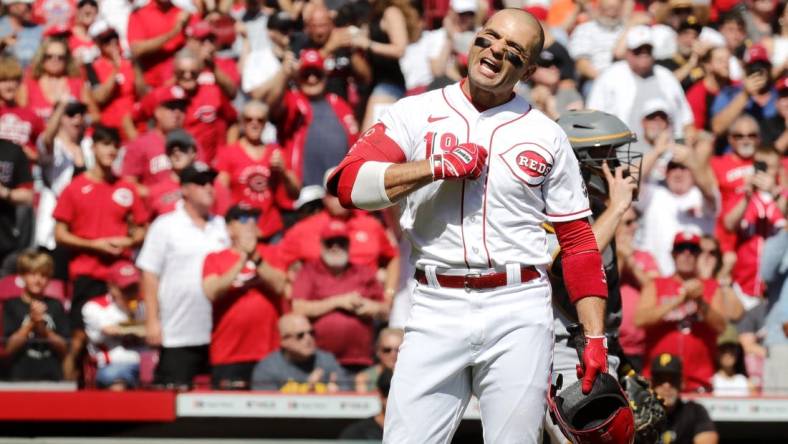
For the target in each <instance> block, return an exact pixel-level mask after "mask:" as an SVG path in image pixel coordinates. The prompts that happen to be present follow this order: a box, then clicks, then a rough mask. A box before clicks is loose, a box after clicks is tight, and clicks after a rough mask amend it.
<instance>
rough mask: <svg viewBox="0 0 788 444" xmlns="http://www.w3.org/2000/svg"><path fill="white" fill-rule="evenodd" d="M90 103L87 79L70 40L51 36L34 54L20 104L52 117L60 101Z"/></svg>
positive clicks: (46, 116)
mask: <svg viewBox="0 0 788 444" xmlns="http://www.w3.org/2000/svg"><path fill="white" fill-rule="evenodd" d="M68 101H79V102H82V103H87V101H88V90H87V86H86V83H85V79H84V78H83V76H82V73H81V72H80V70H79V66H78V64H77V61H76V59H74V57H72V55H71V51H70V50H69V48H68V45H67V44H66V42H65V41H64V40H62V39H57V38H52V37H47V38H45V39H44V41H43V42H41V46H40V47H39V48H38V51H36V54H35V55H34V56H33V60H32V62H31V64H30V71H29V73H28V76H27V77H26V78H25V80H24V82H23V83H22V86H21V87H20V91H19V103H20V105H22V106H29V107H30V108H31V109H32V110H33V112H35V113H36V115H38V116H39V117H41V118H42V119H45V120H46V119H48V118H49V116H50V115H51V114H52V111H53V110H54V108H55V106H56V105H57V104H58V103H59V102H68Z"/></svg>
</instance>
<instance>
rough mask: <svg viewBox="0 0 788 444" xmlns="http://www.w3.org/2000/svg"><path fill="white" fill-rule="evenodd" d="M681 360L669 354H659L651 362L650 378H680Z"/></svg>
mask: <svg viewBox="0 0 788 444" xmlns="http://www.w3.org/2000/svg"><path fill="white" fill-rule="evenodd" d="M681 374H682V365H681V358H680V357H678V356H676V355H672V354H670V353H660V354H659V355H657V356H656V357H654V360H653V361H651V375H652V377H657V376H667V377H678V378H681Z"/></svg>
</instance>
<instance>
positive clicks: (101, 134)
mask: <svg viewBox="0 0 788 444" xmlns="http://www.w3.org/2000/svg"><path fill="white" fill-rule="evenodd" d="M98 142H101V143H108V144H113V145H115V146H120V133H118V130H117V129H115V128H110V127H108V126H105V125H102V124H100V123H97V124H95V125H93V143H98Z"/></svg>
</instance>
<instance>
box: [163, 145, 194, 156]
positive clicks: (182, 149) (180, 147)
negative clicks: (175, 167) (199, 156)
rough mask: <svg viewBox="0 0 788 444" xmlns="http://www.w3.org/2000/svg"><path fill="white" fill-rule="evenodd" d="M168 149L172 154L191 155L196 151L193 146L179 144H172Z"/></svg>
mask: <svg viewBox="0 0 788 444" xmlns="http://www.w3.org/2000/svg"><path fill="white" fill-rule="evenodd" d="M169 148H170V151H171V152H173V153H174V152H176V151H177V152H181V153H184V154H189V153H192V152H194V151H196V148H194V145H183V144H180V143H173V144H171V145H170V147H169Z"/></svg>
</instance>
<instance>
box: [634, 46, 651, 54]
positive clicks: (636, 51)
mask: <svg viewBox="0 0 788 444" xmlns="http://www.w3.org/2000/svg"><path fill="white" fill-rule="evenodd" d="M652 51H653V48H652V47H651V45H643V46H638V47H637V48H635V49H633V50H632V54H635V55H637V56H639V55H651V52H652Z"/></svg>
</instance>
